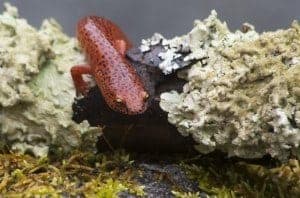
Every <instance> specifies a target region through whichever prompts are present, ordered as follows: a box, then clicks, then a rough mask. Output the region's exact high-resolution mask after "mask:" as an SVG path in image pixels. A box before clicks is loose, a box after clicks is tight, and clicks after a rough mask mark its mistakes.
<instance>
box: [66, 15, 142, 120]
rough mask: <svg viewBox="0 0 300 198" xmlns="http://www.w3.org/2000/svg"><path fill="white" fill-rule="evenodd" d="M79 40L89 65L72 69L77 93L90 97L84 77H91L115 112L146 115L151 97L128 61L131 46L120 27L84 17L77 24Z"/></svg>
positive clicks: (105, 21)
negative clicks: (149, 97)
mask: <svg viewBox="0 0 300 198" xmlns="http://www.w3.org/2000/svg"><path fill="white" fill-rule="evenodd" d="M77 38H78V41H79V43H80V45H81V47H82V49H83V51H84V52H85V54H86V58H87V62H88V64H89V65H78V66H74V67H72V69H71V74H72V77H73V80H74V84H75V87H76V89H77V91H78V92H80V93H82V94H86V93H87V91H88V88H87V85H86V83H85V82H84V80H83V78H82V74H91V75H92V76H93V77H94V79H95V81H96V84H97V85H98V87H99V89H100V91H101V94H102V96H103V98H104V100H105V102H106V103H107V105H108V106H109V107H110V108H111V109H112V110H114V111H116V112H120V113H123V114H128V115H136V114H141V113H143V112H144V111H145V110H146V109H147V99H148V93H147V91H146V90H145V86H144V84H143V82H142V80H141V78H140V76H139V75H138V74H137V72H136V70H135V69H134V67H133V66H132V65H131V64H130V63H129V62H128V60H127V59H126V57H125V54H126V51H127V50H128V49H129V48H131V46H132V45H131V43H130V42H129V40H128V39H127V37H126V36H125V34H124V33H123V32H122V31H121V30H120V29H119V27H118V26H117V25H115V24H114V23H113V22H111V21H109V20H107V19H105V18H102V17H97V16H89V17H85V18H83V19H81V20H80V21H79V22H78V26H77Z"/></svg>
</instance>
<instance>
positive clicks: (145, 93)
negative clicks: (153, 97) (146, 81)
mask: <svg viewBox="0 0 300 198" xmlns="http://www.w3.org/2000/svg"><path fill="white" fill-rule="evenodd" d="M142 97H143V99H144V100H147V99H148V98H149V94H148V93H147V92H145V91H143V92H142Z"/></svg>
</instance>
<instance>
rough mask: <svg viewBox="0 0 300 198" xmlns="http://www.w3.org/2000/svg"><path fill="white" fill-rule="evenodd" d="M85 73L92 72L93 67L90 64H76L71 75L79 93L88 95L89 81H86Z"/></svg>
mask: <svg viewBox="0 0 300 198" xmlns="http://www.w3.org/2000/svg"><path fill="white" fill-rule="evenodd" d="M83 74H91V67H90V66H89V65H76V66H73V67H72V68H71V76H72V78H73V82H74V85H75V88H76V92H77V95H79V94H82V95H86V94H87V93H88V91H89V86H88V83H87V82H85V81H84V79H83V76H82V75H83Z"/></svg>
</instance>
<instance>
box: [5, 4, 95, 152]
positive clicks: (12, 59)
mask: <svg viewBox="0 0 300 198" xmlns="http://www.w3.org/2000/svg"><path fill="white" fill-rule="evenodd" d="M83 62H84V56H83V55H82V54H81V53H80V50H79V48H78V44H77V42H76V40H75V39H74V38H69V37H67V36H66V35H65V34H64V33H63V32H62V30H61V27H60V26H59V24H57V23H56V22H55V21H54V20H53V19H50V20H45V21H44V22H43V24H42V27H41V28H40V30H36V29H35V28H33V27H32V26H30V25H29V24H28V23H27V22H26V20H25V19H21V18H18V11H17V9H16V8H15V7H11V6H10V5H9V4H6V11H5V12H4V13H3V14H2V15H0V65H1V68H0V74H1V75H0V78H1V83H0V110H1V113H0V124H1V131H0V134H1V138H2V139H1V140H2V141H5V142H4V144H7V145H8V146H9V147H10V148H11V149H12V150H17V151H19V152H30V153H33V154H34V155H36V156H45V155H47V154H48V151H49V148H51V149H52V150H53V151H59V152H68V151H69V150H71V149H73V148H78V147H79V146H80V145H81V144H83V143H84V141H85V140H84V137H88V138H90V139H89V140H93V142H95V141H96V139H97V138H95V136H96V135H99V134H100V132H99V130H98V131H96V130H95V129H94V128H91V127H89V125H88V124H87V123H86V122H84V123H82V124H77V123H75V122H73V120H72V103H73V98H74V97H75V89H74V86H73V82H72V79H71V76H70V72H69V71H70V68H71V67H72V66H73V65H75V64H80V63H83ZM89 140H86V141H89ZM88 145H89V146H90V147H93V146H94V145H93V144H90V142H89V144H88ZM86 149H88V147H86Z"/></svg>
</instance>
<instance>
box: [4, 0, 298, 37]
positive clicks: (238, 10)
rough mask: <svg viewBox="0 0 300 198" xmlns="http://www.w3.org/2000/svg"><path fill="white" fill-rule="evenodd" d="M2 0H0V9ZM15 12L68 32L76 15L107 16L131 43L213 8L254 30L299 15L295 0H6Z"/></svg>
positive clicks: (181, 28) (178, 30)
mask: <svg viewBox="0 0 300 198" xmlns="http://www.w3.org/2000/svg"><path fill="white" fill-rule="evenodd" d="M3 2H5V1H3V0H0V7H1V11H2V10H3V6H2V4H3ZM9 2H11V4H13V5H16V6H17V7H18V8H19V12H20V15H21V17H24V18H26V19H28V21H29V23H30V24H33V25H35V26H37V27H38V26H39V25H40V24H41V21H42V20H43V19H44V18H48V17H54V18H55V19H56V20H57V21H58V22H59V23H61V24H62V25H63V27H64V30H65V31H66V32H67V33H68V34H69V35H74V32H75V30H74V29H75V24H76V21H77V20H78V19H79V18H80V17H83V16H85V15H100V16H106V17H107V18H110V19H111V20H113V21H114V22H115V23H117V24H119V26H121V28H122V29H123V30H124V31H125V32H126V33H127V34H128V36H129V38H131V39H132V40H133V41H135V42H136V43H138V42H140V39H142V38H147V37H150V36H151V35H152V34H153V33H154V32H160V33H162V34H163V35H165V36H166V37H172V36H175V35H181V34H184V33H186V32H188V31H189V30H190V29H191V28H192V25H193V20H194V19H203V18H205V17H207V16H208V15H209V13H210V10H212V9H216V10H217V12H218V14H219V16H220V18H221V19H222V20H225V21H227V23H228V25H229V27H230V28H231V29H237V28H239V27H240V26H241V24H242V23H243V22H249V23H252V24H253V25H255V26H256V29H257V30H258V31H260V32H261V31H266V30H275V29H278V28H286V27H288V26H289V24H290V23H291V22H292V20H293V19H299V18H300V0H11V1H9Z"/></svg>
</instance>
